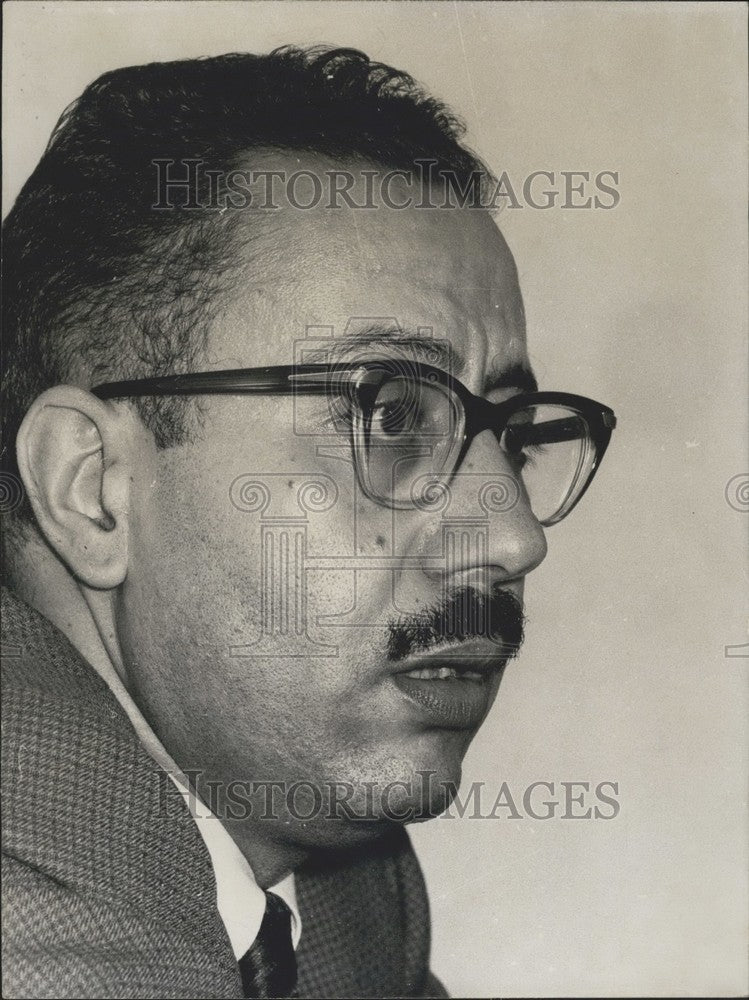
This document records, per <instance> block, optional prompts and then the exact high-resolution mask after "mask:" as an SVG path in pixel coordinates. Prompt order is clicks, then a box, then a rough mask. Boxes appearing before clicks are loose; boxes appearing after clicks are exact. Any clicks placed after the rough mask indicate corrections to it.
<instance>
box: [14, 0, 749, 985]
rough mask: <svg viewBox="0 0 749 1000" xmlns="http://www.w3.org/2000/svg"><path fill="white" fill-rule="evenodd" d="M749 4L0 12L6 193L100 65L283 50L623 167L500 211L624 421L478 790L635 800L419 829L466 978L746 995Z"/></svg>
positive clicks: (516, 172)
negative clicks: (349, 66) (569, 190)
mask: <svg viewBox="0 0 749 1000" xmlns="http://www.w3.org/2000/svg"><path fill="white" fill-rule="evenodd" d="M746 20H747V18H746V9H745V7H744V6H743V5H738V4H737V5H730V4H726V5H721V4H700V5H687V4H677V3H674V4H637V5H630V4H627V3H621V4H612V5H604V4H599V3H596V4H564V3H559V4H554V5H549V4H536V3H518V4H504V3H486V4H474V3H461V4H452V3H429V2H427V3H418V4H405V3H368V4H356V3H291V2H290V3H274V4H266V3H230V2H227V3H160V2H155V3H130V2H126V3H116V4H115V3H111V4H110V3H93V4H92V3H10V4H7V5H6V6H5V32H4V35H5V37H4V46H5V64H4V99H3V108H4V132H5V158H4V201H5V205H6V210H7V206H8V205H9V204H10V203H11V202H12V200H13V198H14V197H15V195H16V194H17V192H18V189H19V187H20V185H21V184H22V183H23V181H24V180H25V178H26V177H27V176H28V174H29V172H30V171H31V170H32V169H33V167H34V165H35V164H36V162H37V160H38V158H39V156H40V154H41V152H42V149H43V147H44V145H45V143H46V141H47V138H48V136H49V133H50V131H51V129H52V127H53V125H54V123H55V121H56V119H57V117H58V116H59V114H60V112H61V111H62V110H63V108H64V107H65V105H66V104H67V103H68V102H69V101H71V100H72V99H73V98H75V97H76V96H77V95H78V94H79V93H80V92H81V90H82V89H83V88H84V87H85V86H86V85H87V84H88V83H89V82H90V81H91V80H92V79H93V78H94V77H96V76H97V75H99V74H100V73H102V72H104V71H105V70H108V69H111V68H114V67H116V66H124V65H129V64H133V63H142V62H148V61H151V60H164V59H173V58H182V57H187V56H198V55H210V54H216V53H220V52H226V51H233V50H249V51H258V52H260V51H266V50H268V49H270V48H272V47H274V46H276V45H278V44H282V43H286V42H296V43H303V44H309V43H312V42H318V41H321V42H331V43H336V44H339V45H346V46H355V47H359V48H363V49H364V50H365V51H367V52H368V53H369V54H370V55H371V56H373V57H375V58H379V59H382V60H384V61H386V62H390V63H393V64H394V65H396V66H399V67H402V68H405V69H407V70H409V71H410V72H411V73H412V74H413V75H415V76H416V77H417V78H418V79H420V80H421V81H422V82H424V83H425V84H426V85H427V86H428V87H429V88H431V89H433V90H434V91H435V92H436V93H437V94H438V95H439V96H441V97H442V98H444V99H446V100H447V101H448V102H450V103H451V104H452V105H453V106H454V107H455V108H456V109H458V110H459V111H460V112H461V113H462V114H463V115H464V117H465V118H466V120H467V122H468V125H469V135H470V140H471V142H472V144H473V145H474V147H475V148H477V149H478V150H479V151H480V152H481V153H482V154H483V155H484V157H485V158H486V159H487V160H488V161H489V162H490V163H491V164H492V166H493V167H494V168H496V169H497V170H499V171H501V170H506V171H507V172H508V174H509V176H510V178H511V180H512V181H513V183H515V184H516V186H517V183H519V184H522V181H523V179H524V177H525V176H526V175H527V174H529V173H530V172H531V171H533V170H550V171H556V172H557V173H558V172H559V171H560V170H565V169H566V170H578V169H579V170H590V171H591V172H593V173H595V172H597V171H599V170H604V169H610V170H617V171H619V176H620V181H619V189H620V193H621V201H620V204H619V205H618V206H617V207H616V208H615V209H613V210H611V211H592V210H579V211H574V210H563V209H561V208H559V207H556V208H553V209H550V210H548V211H537V210H533V209H530V208H525V209H521V210H514V211H505V212H503V213H502V215H501V216H500V224H501V226H502V228H503V231H504V233H505V235H506V237H507V239H508V241H509V243H510V245H511V247H512V249H513V251H514V253H515V256H516V258H517V261H518V264H519V268H520V273H521V285H522V288H523V292H524V295H525V301H526V308H527V313H528V319H529V336H530V344H531V356H532V359H533V361H534V364H535V366H536V368H537V371H538V373H539V376H540V381H541V383H542V387H543V388H558V389H566V390H568V391H573V392H580V393H583V394H586V395H590V396H593V397H594V398H597V399H601V400H603V401H605V402H607V403H609V404H610V405H611V406H613V408H614V409H615V410H616V412H617V414H618V417H619V428H618V429H617V430H616V432H615V435H614V440H613V444H612V446H611V449H610V451H609V454H608V456H607V458H606V461H605V463H604V465H603V468H602V472H601V473H600V476H599V478H598V480H597V481H596V483H595V485H594V487H593V489H592V491H591V493H590V494H589V496H588V497H587V498H586V500H585V502H584V503H583V504H582V505H581V507H580V508H579V509H578V510H577V511H576V512H575V513H574V514H573V515H572V516H571V517H570V519H569V520H568V521H567V522H565V523H564V524H562V525H560V526H558V527H554V528H551V529H550V531H549V542H550V553H549V556H548V558H547V559H546V561H545V563H544V564H543V565H542V567H541V568H540V569H539V570H538V571H537V572H535V573H534V574H533V576H532V577H531V578H530V580H529V583H528V588H527V593H528V613H529V616H530V619H531V623H530V629H529V639H528V641H527V643H526V647H525V651H524V653H523V655H522V657H521V658H520V660H519V661H517V662H516V663H514V664H513V665H512V666H511V667H510V669H509V671H508V675H507V677H506V678H505V681H504V682H503V686H502V690H501V692H500V698H499V701H498V704H497V705H496V706H495V708H494V710H493V712H492V714H491V716H490V718H489V721H488V722H487V724H486V726H485V728H484V730H483V731H482V732H481V734H480V735H479V737H478V738H477V740H476V742H475V743H474V745H473V747H472V749H471V751H470V753H469V756H468V759H467V766H466V786H467V784H468V783H469V782H470V781H484V782H486V785H487V788H488V789H490V790H498V789H499V786H500V784H501V782H502V781H507V782H508V785H509V788H510V790H511V792H512V794H513V796H514V797H515V798H516V799H517V798H521V797H522V793H523V789H524V788H525V786H526V785H528V784H529V783H530V782H533V781H542V780H544V781H554V782H556V783H557V786H558V785H559V782H561V781H572V780H583V781H584V780H587V781H590V782H592V784H594V785H595V784H596V783H597V782H599V781H604V780H611V781H617V782H618V783H619V801H620V804H621V811H620V813H619V815H618V816H617V817H616V818H615V819H612V820H609V821H605V820H587V821H586V820H582V821H581V820H572V821H570V820H562V819H560V818H559V817H558V816H557V817H556V818H553V819H550V820H547V821H538V820H533V819H531V818H528V817H525V818H523V819H520V820H510V819H507V818H497V819H491V820H469V819H463V820H461V819H457V818H456V819H452V820H448V819H440V820H435V821H434V822H432V823H431V824H428V825H426V826H423V827H420V828H418V829H415V830H414V831H413V834H414V839H415V842H416V844H417V849H418V851H419V854H420V857H421V859H422V863H423V866H424V869H425V873H426V877H427V881H428V883H429V887H430V894H431V899H432V910H433V921H434V963H433V964H434V967H435V969H436V971H437V972H438V973H439V974H440V975H441V976H442V978H443V979H444V981H445V983H446V985H447V986H448V987H449V989H450V990H451V991H452V992H454V993H456V994H462V995H483V996H487V995H492V994H493V995H495V996H496V995H502V994H504V995H508V994H509V995H517V996H523V995H531V996H532V995H545V996H563V995H578V996H595V995H598V996H601V995H606V994H608V995H637V994H640V995H650V996H660V995H669V994H677V995H678V994H682V995H684V994H689V995H709V994H711V993H714V994H719V995H728V994H731V993H734V994H735V993H739V994H740V993H744V992H746V989H747V965H746V958H745V941H746V928H747V875H746V872H747V848H746V833H747V802H746V784H747V782H746V778H747V755H746V739H745V736H746V721H745V720H746V707H747V694H746V691H747V687H746V673H747V665H748V664H749V658H747V654H749V646H747V647H746V648H745V649H743V650H742V649H736V650H733V651H729V652H732V654H733V655H726V651H725V647H726V646H727V645H730V644H732V645H738V644H742V643H746V640H747V630H746V617H745V608H744V604H743V601H742V600H741V597H742V593H743V590H744V585H745V581H746V565H747V560H746V528H747V521H748V518H747V507H748V506H749V505H748V504H747V497H746V482H747V476H746V473H747V469H748V467H749V461H748V459H747V447H746V445H747V422H746V403H745V400H746V396H747V393H746V318H747V317H746V306H747V299H746V291H745V287H746V234H745V223H744V213H745V206H746V154H745V134H744V128H745V127H744V123H745V120H746V109H747V94H746V82H745V69H746V43H745V36H746ZM742 474H743V475H744V478H743V480H734V482H733V483H730V484H729V481H730V480H732V478H733V477H735V476H740V475H742ZM742 483H743V489H744V493H743V494H742V495H741V496H740V495H739V492H738V491H739V490H740V489H741V487H742ZM727 484H729V485H728V496H729V497H730V498H731V503H730V504H729V502H728V501H727V499H726V489H727ZM741 654H743V655H741ZM557 791H559V788H558V787H557ZM506 814H507V813H506V811H504V812H503V814H502V815H503V817H504V816H506Z"/></svg>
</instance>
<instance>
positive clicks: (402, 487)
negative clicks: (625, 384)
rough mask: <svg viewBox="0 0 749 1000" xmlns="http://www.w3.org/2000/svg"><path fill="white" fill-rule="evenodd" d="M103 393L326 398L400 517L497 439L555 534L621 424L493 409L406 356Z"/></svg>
mask: <svg viewBox="0 0 749 1000" xmlns="http://www.w3.org/2000/svg"><path fill="white" fill-rule="evenodd" d="M91 391H92V392H93V393H94V395H96V396H98V397H99V398H100V399H118V398H126V397H135V396H192V395H205V394H235V393H236V394H243V393H248V394H253V395H260V394H266V395H287V394H288V395H296V394H298V395H325V396H327V399H328V410H329V413H330V420H329V422H330V424H331V425H332V426H333V427H335V429H336V430H337V431H339V432H340V433H342V434H346V435H348V436H349V438H350V440H351V446H352V451H353V456H354V463H355V467H356V474H357V478H358V481H359V485H360V487H361V489H362V491H363V492H364V493H365V494H366V495H367V496H368V497H369V498H370V499H371V500H373V501H375V502H376V503H378V504H382V505H383V506H385V507H391V508H396V509H408V508H414V507H419V506H422V501H423V498H424V496H425V493H426V492H427V491H428V489H429V487H430V486H431V485H433V484H434V483H439V484H441V485H444V486H449V483H450V481H451V480H452V479H453V477H454V476H455V474H456V473H457V472H458V470H459V468H460V464H461V462H462V461H463V459H464V458H465V455H466V453H467V451H468V449H469V447H470V445H471V442H472V441H473V439H474V438H475V437H476V435H477V434H480V433H481V432H482V431H485V430H488V431H491V432H492V433H493V435H494V437H495V438H496V440H497V442H498V445H499V449H500V451H501V454H502V456H503V458H504V469H503V475H507V476H510V477H512V480H513V482H514V483H515V484H516V487H517V497H518V499H519V498H520V497H523V498H524V499H525V500H526V501H527V502H528V503H529V505H530V508H531V510H532V511H533V513H534V515H535V517H536V518H537V519H538V521H539V522H540V523H541V524H542V525H545V526H547V525H551V524H555V523H556V522H558V521H561V519H562V518H563V517H565V516H566V515H567V514H569V512H570V511H571V510H572V508H573V507H574V506H575V504H576V503H577V502H578V501H579V500H580V498H581V497H582V496H583V494H584V493H585V491H586V490H587V488H588V486H589V485H590V483H591V481H592V479H593V476H594V475H595V472H596V470H597V468H598V466H599V465H600V463H601V459H602V458H603V455H604V453H605V451H606V448H607V447H608V444H609V440H610V438H611V432H612V430H613V428H614V427H615V426H616V417H615V416H614V412H613V410H611V409H610V408H609V407H608V406H604V405H603V404H602V403H596V402H595V401H594V400H592V399H587V398H586V397H584V396H575V395H572V394H571V393H566V392H530V393H527V392H526V393H520V394H519V395H515V396H512V397H511V398H510V399H507V400H504V401H503V402H501V403H492V402H489V401H488V400H486V399H484V398H482V397H481V396H475V395H474V394H473V393H472V392H471V391H470V390H469V389H467V388H466V386H465V385H463V383H462V382H460V381H458V379H456V378H454V377H453V376H451V375H449V374H448V373H447V372H444V371H442V369H440V368H435V367H433V366H431V365H427V364H421V363H419V362H415V361H410V360H409V361H407V360H405V359H403V358H400V359H377V360H372V361H357V362H353V363H342V364H302V365H278V366H272V367H268V368H239V369H233V370H230V371H213V372H198V373H195V374H188V375H166V376H163V377H156V378H147V379H133V380H130V381H124V382H108V383H106V384H104V385H99V386H96V387H95V388H94V389H92V390H91Z"/></svg>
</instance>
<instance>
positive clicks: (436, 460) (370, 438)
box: [359, 375, 463, 507]
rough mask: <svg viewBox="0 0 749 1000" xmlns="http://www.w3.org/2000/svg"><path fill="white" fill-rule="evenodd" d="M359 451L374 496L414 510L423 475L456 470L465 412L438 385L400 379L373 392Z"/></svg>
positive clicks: (385, 382) (363, 419)
mask: <svg viewBox="0 0 749 1000" xmlns="http://www.w3.org/2000/svg"><path fill="white" fill-rule="evenodd" d="M361 422H362V426H361V427H360V429H359V437H360V449H359V450H360V453H361V454H362V457H363V459H364V470H363V471H364V478H365V481H366V484H367V486H368V490H369V492H370V494H371V495H372V496H374V497H376V498H379V499H382V500H385V501H386V502H388V503H395V504H396V505H399V506H400V505H403V506H409V507H410V506H413V504H414V498H415V494H416V493H418V490H419V489H420V487H422V486H423V482H424V480H423V478H422V477H431V480H434V478H435V476H436V477H439V476H440V474H442V473H444V474H445V475H449V474H450V473H451V472H452V467H451V466H452V462H453V461H454V459H455V457H456V455H457V453H458V452H459V450H460V441H461V438H462V434H463V408H462V406H461V405H460V404H459V402H458V401H457V399H456V398H455V397H454V395H453V393H452V392H451V391H450V389H448V388H447V387H446V386H443V385H441V384H440V383H439V382H438V381H436V380H435V381H430V380H427V379H415V378H410V377H407V376H401V375H396V376H394V377H391V378H387V379H384V380H383V381H382V382H381V384H380V385H379V386H378V387H377V388H376V389H374V390H373V391H372V392H371V393H370V394H369V399H368V403H367V405H366V406H365V407H364V408H363V412H362V415H361Z"/></svg>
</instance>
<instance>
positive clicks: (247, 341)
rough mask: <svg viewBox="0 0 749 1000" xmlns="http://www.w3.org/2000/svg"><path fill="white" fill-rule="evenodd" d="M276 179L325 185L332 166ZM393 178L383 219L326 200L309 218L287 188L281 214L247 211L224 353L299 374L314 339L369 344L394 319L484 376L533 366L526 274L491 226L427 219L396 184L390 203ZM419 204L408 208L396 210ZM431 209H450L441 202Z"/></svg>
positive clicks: (460, 218)
mask: <svg viewBox="0 0 749 1000" xmlns="http://www.w3.org/2000/svg"><path fill="white" fill-rule="evenodd" d="M336 166H337V167H338V168H339V169H340V164H338V165H336ZM267 169H271V168H270V167H268V168H267ZM272 169H277V170H283V169H285V170H286V172H287V176H288V175H289V173H290V172H292V171H293V170H297V171H298V170H301V169H305V170H314V171H315V172H316V173H317V174H319V175H320V176H322V177H323V179H324V180H325V171H326V170H330V169H331V164H330V163H329V162H327V163H325V162H322V163H321V162H320V161H318V160H314V159H308V160H305V161H300V160H297V159H296V158H294V159H293V160H291V161H289V162H286V163H285V167H284V161H281V162H280V163H279V161H274V165H273V167H272ZM361 169H362V168H361V166H358V167H351V168H350V171H351V174H352V176H353V177H354V179H355V185H354V187H353V188H352V189H351V193H352V197H354V199H355V200H356V202H357V203H364V202H365V201H366V198H365V197H364V196H362V197H357V192H358V188H359V186H360V185H361V184H363V183H364V182H363V180H362V179H361V173H360V171H361ZM370 170H371V168H370ZM384 176H385V172H383V173H382V174H380V175H379V176H378V178H377V179H376V180H375V182H374V184H373V185H372V187H371V188H370V191H371V192H374V193H373V194H370V199H369V200H370V202H373V203H374V207H373V208H361V209H360V208H353V207H349V206H346V205H345V204H343V203H341V202H340V201H339V202H338V205H337V207H329V204H328V189H325V196H324V197H323V199H321V201H320V204H318V205H317V206H315V207H314V208H312V209H306V210H305V209H299V208H295V207H294V206H293V205H291V204H290V203H289V202H288V200H287V199H285V198H284V197H283V196H282V192H283V185H281V186H280V188H279V191H280V192H281V194H280V196H279V197H278V199H277V202H278V203H279V204H280V208H279V209H277V210H266V211H264V212H263V213H262V215H261V216H258V214H257V212H256V211H255V210H254V209H253V208H249V209H246V210H244V212H243V215H242V217H241V218H240V219H239V220H238V223H237V224H238V225H239V227H240V241H241V242H242V243H243V246H244V250H243V253H242V260H241V263H240V266H239V267H238V269H236V270H235V272H234V277H233V279H232V289H231V293H230V294H229V295H228V297H227V303H226V308H225V310H224V311H223V313H222V315H221V317H220V319H219V321H218V322H217V323H216V324H215V326H214V329H213V336H212V341H213V347H214V350H219V351H220V352H221V354H222V356H225V355H226V352H227V351H229V352H230V353H231V355H232V357H233V359H234V360H235V361H237V362H238V364H239V365H245V364H247V365H250V364H253V365H255V364H257V365H263V364H289V363H292V362H293V361H294V360H295V357H294V353H295V344H298V340H299V339H300V338H304V337H305V336H307V335H309V334H310V331H312V333H313V334H314V333H318V334H319V332H320V328H324V329H327V330H328V331H329V332H330V333H331V334H332V335H333V336H334V337H336V338H339V337H343V336H344V335H360V334H361V332H362V331H363V330H366V329H369V328H371V326H372V322H371V321H372V319H373V318H376V319H378V320H382V319H383V318H388V319H390V320H393V321H394V322H395V323H396V324H398V325H399V326H400V327H402V328H403V329H404V330H405V329H407V330H409V331H411V332H413V331H418V330H420V329H421V330H423V331H424V334H425V335H426V336H429V335H431V336H434V337H436V338H440V339H447V340H449V341H450V342H451V343H452V344H453V345H454V346H455V347H456V348H457V349H458V350H459V352H460V353H461V354H463V355H464V356H467V357H468V358H473V359H475V360H476V363H477V364H478V363H479V360H480V359H483V361H482V362H481V363H483V364H485V363H487V362H491V361H492V360H493V359H495V358H496V357H497V356H498V355H502V360H503V362H506V363H508V364H512V363H516V362H521V361H523V359H524V358H525V329H524V315H523V305H522V298H521V295H520V290H519V287H518V283H517V274H516V268H515V264H514V261H513V258H512V255H511V253H510V251H509V249H508V247H507V244H506V243H505V241H504V239H503V237H502V235H501V233H500V232H499V230H498V228H497V227H496V225H495V223H494V221H493V220H492V218H491V217H490V216H489V214H488V213H487V212H485V211H483V210H481V209H468V208H464V209H459V208H455V207H448V208H444V207H443V208H440V207H431V208H417V207H415V205H416V204H417V203H418V202H419V201H420V200H421V193H420V192H419V191H416V190H415V188H414V187H413V186H410V185H409V184H408V182H407V181H406V180H405V179H404V178H402V177H398V176H395V177H393V178H392V179H391V180H390V181H389V182H387V183H388V184H389V187H388V189H387V193H386V194H385V196H384V197H383V189H382V184H383V183H384V180H382V179H383V178H384ZM370 183H371V182H370ZM359 193H360V192H359ZM409 197H410V199H411V201H412V204H411V205H410V206H408V207H406V208H401V209H398V208H394V207H392V206H393V204H402V203H403V202H405V201H406V200H407V199H408V198H409ZM430 200H431V202H432V204H433V205H435V206H438V205H440V204H442V198H441V197H437V196H436V194H435V197H434V198H432V199H430ZM388 202H389V203H388ZM380 325H381V324H380Z"/></svg>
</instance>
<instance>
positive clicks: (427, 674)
mask: <svg viewBox="0 0 749 1000" xmlns="http://www.w3.org/2000/svg"><path fill="white" fill-rule="evenodd" d="M406 677H415V678H416V679H417V680H420V681H446V680H452V679H454V678H458V677H460V678H461V679H462V680H472V681H480V680H481V674H479V673H476V671H474V670H463V671H457V670H455V668H454V667H420V668H419V669H418V670H409V671H407V672H406Z"/></svg>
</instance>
